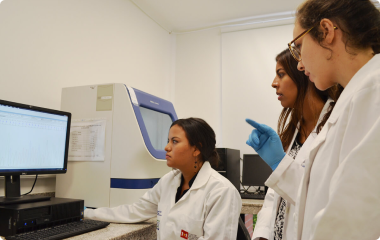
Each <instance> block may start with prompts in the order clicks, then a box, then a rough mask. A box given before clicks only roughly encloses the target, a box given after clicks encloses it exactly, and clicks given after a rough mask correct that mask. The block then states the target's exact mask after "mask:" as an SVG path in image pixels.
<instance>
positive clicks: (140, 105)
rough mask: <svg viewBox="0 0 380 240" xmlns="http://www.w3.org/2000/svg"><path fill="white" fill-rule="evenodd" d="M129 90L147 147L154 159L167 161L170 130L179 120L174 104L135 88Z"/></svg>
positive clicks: (128, 88)
mask: <svg viewBox="0 0 380 240" xmlns="http://www.w3.org/2000/svg"><path fill="white" fill-rule="evenodd" d="M127 90H128V93H129V97H130V98H131V103H132V107H133V110H134V112H135V115H136V119H137V122H138V124H139V127H140V131H141V134H142V136H143V139H144V142H145V146H146V147H147V149H148V150H149V152H150V153H151V154H152V156H153V157H155V158H156V159H163V160H165V155H166V152H165V146H166V144H167V141H168V134H169V129H170V126H171V124H172V123H173V121H175V120H177V119H178V118H177V114H176V112H175V110H174V106H173V104H172V103H171V102H169V101H166V100H164V99H162V98H158V97H156V96H153V95H151V94H148V93H145V92H142V91H140V90H137V89H135V88H131V87H127ZM134 99H135V100H134Z"/></svg>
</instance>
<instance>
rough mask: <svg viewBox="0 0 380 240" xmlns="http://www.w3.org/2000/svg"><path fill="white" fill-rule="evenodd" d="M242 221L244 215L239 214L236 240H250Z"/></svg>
mask: <svg viewBox="0 0 380 240" xmlns="http://www.w3.org/2000/svg"><path fill="white" fill-rule="evenodd" d="M243 219H244V214H240V217H239V225H238V232H237V236H236V240H251V235H249V232H248V230H247V228H246V227H245V223H244V221H243Z"/></svg>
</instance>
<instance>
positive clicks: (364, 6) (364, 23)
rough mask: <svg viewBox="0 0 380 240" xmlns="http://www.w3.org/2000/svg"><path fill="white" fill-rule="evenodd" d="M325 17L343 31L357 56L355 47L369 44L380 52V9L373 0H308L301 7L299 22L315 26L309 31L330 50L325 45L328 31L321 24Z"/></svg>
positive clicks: (368, 45) (366, 46) (297, 14)
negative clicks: (323, 30)
mask: <svg viewBox="0 0 380 240" xmlns="http://www.w3.org/2000/svg"><path fill="white" fill-rule="evenodd" d="M324 18H327V19H329V20H331V21H332V22H334V24H336V25H337V27H338V28H339V29H340V30H341V31H342V32H343V41H344V43H345V46H346V51H347V52H348V53H350V54H352V55H355V54H356V53H355V50H361V49H366V48H369V47H371V48H372V50H373V51H374V54H377V53H380V12H379V10H378V9H376V7H375V6H374V5H373V3H372V2H371V1H370V0H307V1H306V2H304V3H303V4H301V5H300V6H299V7H298V9H297V12H296V22H298V23H299V24H300V26H301V27H302V28H303V29H310V28H312V27H314V28H313V29H312V30H311V31H310V32H309V34H310V35H311V36H312V38H313V39H314V40H316V41H317V42H318V43H319V45H321V46H322V47H324V48H326V49H328V48H327V47H325V46H323V45H322V44H321V43H322V41H323V39H324V34H323V32H322V31H321V28H320V27H319V25H318V24H319V23H320V21H321V20H322V19H324ZM317 26H318V27H317ZM330 51H331V49H330Z"/></svg>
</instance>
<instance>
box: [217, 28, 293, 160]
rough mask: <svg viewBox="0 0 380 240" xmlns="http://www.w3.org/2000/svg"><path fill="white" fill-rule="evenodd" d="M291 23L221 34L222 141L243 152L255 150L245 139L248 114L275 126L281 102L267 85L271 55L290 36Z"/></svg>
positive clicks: (272, 69) (272, 71)
mask: <svg viewBox="0 0 380 240" xmlns="http://www.w3.org/2000/svg"><path fill="white" fill-rule="evenodd" d="M293 27H294V25H293V24H290V25H283V26H275V27H266V28H258V29H251V30H245V31H237V32H229V33H223V34H222V118H223V131H222V135H223V144H224V146H225V147H228V148H234V149H239V150H240V154H241V156H242V155H243V154H252V153H255V151H254V150H253V149H252V148H251V147H250V146H248V145H246V143H245V142H246V140H247V139H248V136H249V134H250V133H251V131H252V130H253V128H252V127H251V126H250V125H248V124H247V123H246V122H245V119H246V118H251V119H253V120H255V121H257V122H260V123H264V124H266V125H268V126H270V127H272V128H273V129H274V130H277V121H278V117H279V115H280V113H281V110H282V106H281V104H280V102H279V101H278V99H277V95H276V90H275V89H273V88H272V87H271V84H272V82H273V79H274V77H275V71H276V61H275V57H276V56H277V54H279V53H280V52H282V51H283V50H284V49H286V48H287V43H288V42H290V41H291V40H292V39H293V36H292V33H293Z"/></svg>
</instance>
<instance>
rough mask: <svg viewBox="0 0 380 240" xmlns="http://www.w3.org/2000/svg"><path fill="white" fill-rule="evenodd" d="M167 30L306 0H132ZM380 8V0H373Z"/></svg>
mask: <svg viewBox="0 0 380 240" xmlns="http://www.w3.org/2000/svg"><path fill="white" fill-rule="evenodd" d="M130 1H132V2H133V3H134V4H135V5H136V6H137V7H138V8H140V9H141V10H142V11H143V12H144V13H145V14H146V15H148V16H149V17H150V18H152V19H153V20H154V21H155V22H157V23H158V24H159V25H160V26H162V27H163V28H164V29H166V30H167V31H168V32H173V33H181V32H189V31H196V30H201V29H206V28H211V27H216V26H226V25H234V24H243V23H249V22H254V21H257V20H258V19H268V17H270V18H271V19H276V18H284V17H288V18H289V17H292V16H294V11H295V10H296V8H297V6H298V5H299V4H301V3H302V2H303V1H304V0H130ZM371 1H373V2H374V3H375V5H376V7H378V8H379V6H380V4H379V2H378V1H380V0H371Z"/></svg>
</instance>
